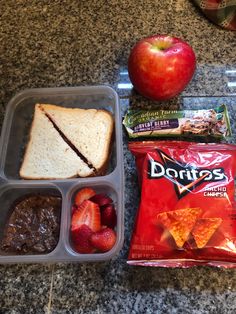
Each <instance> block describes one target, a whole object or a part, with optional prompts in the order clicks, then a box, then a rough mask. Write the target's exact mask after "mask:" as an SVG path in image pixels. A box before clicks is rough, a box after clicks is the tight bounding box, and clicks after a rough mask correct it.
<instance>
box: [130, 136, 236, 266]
mask: <svg viewBox="0 0 236 314" xmlns="http://www.w3.org/2000/svg"><path fill="white" fill-rule="evenodd" d="M129 149H130V151H131V152H132V153H133V155H134V156H135V158H136V166H137V170H138V176H139V183H140V187H141V200H140V205H139V209H138V212H137V216H136V222H135V226H134V231H133V235H132V240H131V245H130V251H129V257H128V264H130V265H141V266H162V267H190V266H196V265H208V266H218V267H225V268H235V267H236V201H235V183H234V179H235V172H236V145H232V144H222V143H193V142H186V141H145V142H141V141H139V142H130V143H129Z"/></svg>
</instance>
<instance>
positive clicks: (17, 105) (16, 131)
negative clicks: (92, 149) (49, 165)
mask: <svg viewBox="0 0 236 314" xmlns="http://www.w3.org/2000/svg"><path fill="white" fill-rule="evenodd" d="M36 103H49V104H55V105H59V106H63V107H71V108H74V107H79V108H94V109H107V110H109V111H110V112H111V113H112V114H113V116H114V120H115V132H114V133H115V134H114V140H113V144H112V152H111V157H110V161H109V166H108V170H107V173H106V174H105V175H104V176H97V177H88V178H73V179H65V180H22V179H20V178H19V169H20V165H21V162H22V158H23V154H24V149H25V147H26V144H27V142H28V136H29V132H30V127H31V122H32V118H33V113H34V106H35V104H36ZM122 145H123V144H122V128H121V115H120V108H119V99H118V95H117V93H116V92H115V91H114V90H113V89H112V88H110V87H108V86H90V87H83V86H82V87H65V88H42V89H30V90H25V91H22V92H20V93H19V94H17V95H16V96H15V97H14V98H13V99H12V100H11V101H10V102H9V104H8V106H7V109H6V115H5V119H4V123H3V127H2V136H1V142H0V204H1V216H0V241H1V240H2V237H3V232H4V226H5V224H6V222H7V220H8V218H9V216H10V214H11V213H10V210H11V205H12V203H13V202H14V201H15V200H16V199H17V198H19V197H22V196H24V195H27V194H29V193H41V194H50V195H53V194H55V195H61V197H62V208H61V216H60V217H61V219H60V236H59V241H58V244H57V246H56V248H55V249H54V250H53V251H52V252H50V253H47V254H35V255H33V254H31V255H12V254H10V253H9V254H8V253H6V252H3V251H1V250H0V263H20V262H24V263H27V262H28V263H30V262H67V261H68V262H83V261H103V260H108V259H111V258H112V257H114V255H116V254H117V253H118V252H119V250H120V249H121V247H122V244H123V236H124V235H123V234H124V204H123V202H124V200H123V194H124V193H123V188H124V179H123V146H122ZM83 187H92V188H93V189H94V190H95V191H96V192H97V193H106V194H108V195H109V196H110V197H111V198H112V199H113V201H114V204H115V208H116V212H117V227H116V233H117V241H116V244H115V245H114V247H113V248H112V249H111V250H110V251H109V252H106V253H93V254H80V253H77V252H75V251H74V250H73V247H72V245H71V240H70V223H71V208H72V204H73V198H74V195H75V193H76V192H77V191H78V190H80V189H81V188H83Z"/></svg>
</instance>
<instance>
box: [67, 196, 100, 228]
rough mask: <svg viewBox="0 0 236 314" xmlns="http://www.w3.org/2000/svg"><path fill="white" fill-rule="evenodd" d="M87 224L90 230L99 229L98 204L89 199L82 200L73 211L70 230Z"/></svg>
mask: <svg viewBox="0 0 236 314" xmlns="http://www.w3.org/2000/svg"><path fill="white" fill-rule="evenodd" d="M81 225H87V226H88V227H89V228H90V229H92V231H94V232H96V231H98V230H100V229H101V214H100V209H99V206H98V205H97V204H95V203H93V202H91V201H89V200H85V201H83V203H82V204H80V205H79V206H78V209H77V210H76V211H75V212H74V214H73V215H72V219H71V230H72V231H73V230H75V229H78V228H79V227H80V226H81Z"/></svg>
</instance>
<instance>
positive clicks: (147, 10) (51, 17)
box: [0, 0, 236, 314]
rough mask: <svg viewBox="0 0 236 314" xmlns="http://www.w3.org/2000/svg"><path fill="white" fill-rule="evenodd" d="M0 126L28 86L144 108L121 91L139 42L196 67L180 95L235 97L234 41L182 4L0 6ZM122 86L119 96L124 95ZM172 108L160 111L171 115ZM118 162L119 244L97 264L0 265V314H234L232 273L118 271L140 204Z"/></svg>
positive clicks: (128, 159)
mask: <svg viewBox="0 0 236 314" xmlns="http://www.w3.org/2000/svg"><path fill="white" fill-rule="evenodd" d="M0 8H1V9H0V119H1V120H0V121H1V122H2V119H3V115H4V111H5V106H6V104H7V102H8V101H9V100H10V98H11V97H12V96H14V95H15V94H16V93H17V92H19V91H20V90H23V89H25V88H31V87H52V86H76V85H87V84H108V85H110V86H112V87H114V88H115V89H116V90H117V92H118V94H119V96H120V98H121V106H122V111H123V112H124V111H125V110H126V108H127V107H128V106H137V107H140V106H143V105H152V103H150V102H149V101H147V100H145V99H144V98H143V97H141V96H139V95H137V94H136V93H134V92H133V91H131V90H130V89H129V85H123V84H125V83H126V84H129V80H128V76H127V57H128V55H129V51H130V48H131V47H132V46H133V44H134V43H135V42H136V41H137V40H138V39H140V38H142V37H144V36H148V35H151V34H155V33H168V34H171V35H175V36H179V37H182V38H183V39H185V40H187V41H188V42H189V43H190V44H191V45H192V46H193V48H194V50H195V52H196V55H197V60H198V67H197V71H196V74H195V76H194V78H193V80H192V82H191V83H190V84H189V86H188V87H187V88H186V90H185V91H184V93H183V95H195V96H196V95H229V94H236V87H235V85H234V84H233V83H234V82H236V75H235V72H233V70H235V68H236V53H235V51H236V33H234V32H227V31H224V30H222V29H220V28H218V27H216V26H214V25H213V24H210V23H209V22H208V21H207V20H206V19H205V18H204V17H203V16H202V15H201V13H200V12H199V11H198V10H197V9H196V8H195V7H194V5H193V4H192V3H191V2H190V1H188V0H176V1H173V0H172V1H164V0H159V1H157V0H155V1H150V0H144V1H135V0H119V1H116V0H110V1H105V0H97V1H92V0H80V1H76V0H70V1H69V0H55V1H49V0H41V1H39V0H32V1H28V0H18V1H15V0H7V1H5V0H0ZM126 87H127V88H126ZM177 100H178V99H174V100H172V101H171V102H170V103H168V104H165V106H174V105H175V102H176V101H177ZM126 144H127V139H126V137H125V136H124V154H125V174H126V177H125V242H124V247H123V249H122V250H121V252H120V253H119V255H118V256H117V257H116V258H114V259H113V260H112V261H110V262H105V263H100V264H83V265H80V264H54V265H37V264H34V265H7V266H0V313H55V314H57V313H62V314H64V313H98V314H100V313H129V314H130V313H158V314H159V313H178V314H179V313H187V314H188V313H189V314H190V313H191V314H192V313H193V314H200V313H217V314H218V313H220V314H221V313H222V314H223V313H227V314H228V313H230V314H231V313H235V312H236V273H235V271H234V270H222V269H211V268H208V267H206V268H203V267H199V268H193V269H153V268H139V267H130V266H128V265H127V264H126V259H127V254H128V247H129V243H130V237H131V230H132V227H133V223H134V217H135V212H136V208H137V206H138V201H139V189H138V187H137V175H136V170H135V167H134V160H133V157H132V156H131V155H130V153H129V152H128V150H127V145H126Z"/></svg>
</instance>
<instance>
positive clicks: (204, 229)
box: [192, 218, 222, 249]
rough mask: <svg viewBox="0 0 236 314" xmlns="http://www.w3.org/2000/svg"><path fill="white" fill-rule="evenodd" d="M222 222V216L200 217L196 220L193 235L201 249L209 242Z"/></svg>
mask: <svg viewBox="0 0 236 314" xmlns="http://www.w3.org/2000/svg"><path fill="white" fill-rule="evenodd" d="M221 222H222V219H221V218H200V219H198V220H197V221H196V224H195V226H194V228H193V230H192V235H193V237H194V240H195V242H196V244H197V247H198V248H199V249H201V248H203V247H204V246H205V245H206V244H207V242H208V241H209V240H210V238H211V237H212V236H213V234H214V233H215V231H216V229H217V228H218V227H219V225H220V224H221Z"/></svg>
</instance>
